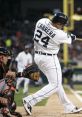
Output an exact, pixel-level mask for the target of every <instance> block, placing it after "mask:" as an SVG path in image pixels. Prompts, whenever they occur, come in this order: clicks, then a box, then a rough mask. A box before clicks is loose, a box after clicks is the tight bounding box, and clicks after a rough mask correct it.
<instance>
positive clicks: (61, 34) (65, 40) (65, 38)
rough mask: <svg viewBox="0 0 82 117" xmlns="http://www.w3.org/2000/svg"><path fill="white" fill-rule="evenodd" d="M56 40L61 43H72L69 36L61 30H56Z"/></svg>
mask: <svg viewBox="0 0 82 117" xmlns="http://www.w3.org/2000/svg"><path fill="white" fill-rule="evenodd" d="M56 41H57V43H58V44H63V43H67V44H71V43H72V39H71V36H70V35H68V34H67V33H66V32H64V31H62V30H59V32H57V40H56Z"/></svg>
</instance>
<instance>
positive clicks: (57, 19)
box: [52, 12, 68, 25]
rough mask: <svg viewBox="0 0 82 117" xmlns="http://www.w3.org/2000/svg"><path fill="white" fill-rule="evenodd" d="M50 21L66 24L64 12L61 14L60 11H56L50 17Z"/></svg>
mask: <svg viewBox="0 0 82 117" xmlns="http://www.w3.org/2000/svg"><path fill="white" fill-rule="evenodd" d="M52 22H53V23H61V24H63V25H67V23H68V17H67V16H66V15H65V14H63V13H62V12H57V13H55V14H54V16H53V18H52Z"/></svg>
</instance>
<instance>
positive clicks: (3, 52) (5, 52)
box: [0, 47, 10, 56]
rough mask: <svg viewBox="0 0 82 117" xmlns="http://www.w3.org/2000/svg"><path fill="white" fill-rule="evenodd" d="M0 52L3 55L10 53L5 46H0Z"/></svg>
mask: <svg viewBox="0 0 82 117" xmlns="http://www.w3.org/2000/svg"><path fill="white" fill-rule="evenodd" d="M0 54H3V55H8V56H9V55H10V52H9V51H8V49H7V48H5V47H0Z"/></svg>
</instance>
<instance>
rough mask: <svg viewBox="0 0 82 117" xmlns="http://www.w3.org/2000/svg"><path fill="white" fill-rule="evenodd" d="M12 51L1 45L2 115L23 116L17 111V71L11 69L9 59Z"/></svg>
mask: <svg viewBox="0 0 82 117" xmlns="http://www.w3.org/2000/svg"><path fill="white" fill-rule="evenodd" d="M9 57H10V53H9V51H8V50H7V48H5V47H0V116H3V117H11V116H10V115H15V117H22V116H21V114H20V113H18V112H15V110H16V103H15V101H14V93H15V86H16V81H15V77H16V73H15V72H13V71H11V70H9V66H8V64H7V63H8V62H9V61H8V60H9Z"/></svg>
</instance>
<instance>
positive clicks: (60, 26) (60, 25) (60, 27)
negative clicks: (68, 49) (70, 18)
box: [54, 23, 64, 30]
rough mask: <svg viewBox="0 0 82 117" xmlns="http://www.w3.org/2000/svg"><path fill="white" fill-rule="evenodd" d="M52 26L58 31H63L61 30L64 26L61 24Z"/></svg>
mask: <svg viewBox="0 0 82 117" xmlns="http://www.w3.org/2000/svg"><path fill="white" fill-rule="evenodd" d="M54 26H55V27H56V28H58V29H60V30H63V28H64V25H63V24H61V23H55V24H54Z"/></svg>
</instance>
